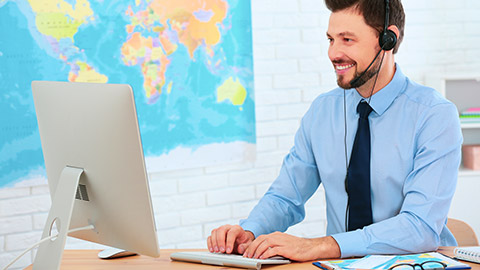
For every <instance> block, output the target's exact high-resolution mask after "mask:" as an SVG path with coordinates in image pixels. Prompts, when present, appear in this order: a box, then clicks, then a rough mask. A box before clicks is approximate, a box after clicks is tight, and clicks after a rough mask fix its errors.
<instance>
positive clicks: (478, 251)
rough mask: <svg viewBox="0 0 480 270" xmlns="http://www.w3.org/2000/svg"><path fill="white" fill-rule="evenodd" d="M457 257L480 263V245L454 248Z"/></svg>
mask: <svg viewBox="0 0 480 270" xmlns="http://www.w3.org/2000/svg"><path fill="white" fill-rule="evenodd" d="M453 253H454V254H455V258H457V259H460V260H465V261H469V262H474V263H480V246H475V247H456V248H455V249H454V250H453Z"/></svg>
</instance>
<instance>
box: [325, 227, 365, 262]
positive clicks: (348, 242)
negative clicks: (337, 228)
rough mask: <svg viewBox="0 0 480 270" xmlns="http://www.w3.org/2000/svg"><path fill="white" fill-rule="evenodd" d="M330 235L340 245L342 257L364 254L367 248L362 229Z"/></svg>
mask: <svg viewBox="0 0 480 270" xmlns="http://www.w3.org/2000/svg"><path fill="white" fill-rule="evenodd" d="M332 237H333V239H335V241H337V244H338V246H339V247H340V252H341V257H342V258H348V257H353V256H365V254H366V249H367V248H366V245H365V243H366V241H365V238H364V232H363V230H356V231H350V232H343V233H337V234H333V235H332Z"/></svg>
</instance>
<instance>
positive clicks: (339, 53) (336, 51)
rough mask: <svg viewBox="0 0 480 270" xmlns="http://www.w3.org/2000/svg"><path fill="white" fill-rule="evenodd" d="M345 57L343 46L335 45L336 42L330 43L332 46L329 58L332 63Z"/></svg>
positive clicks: (329, 48)
mask: <svg viewBox="0 0 480 270" xmlns="http://www.w3.org/2000/svg"><path fill="white" fill-rule="evenodd" d="M344 56H345V53H344V51H343V49H342V48H341V46H339V45H337V44H335V42H333V41H332V42H330V46H329V47H328V58H330V61H334V60H338V59H342V58H343V57H344Z"/></svg>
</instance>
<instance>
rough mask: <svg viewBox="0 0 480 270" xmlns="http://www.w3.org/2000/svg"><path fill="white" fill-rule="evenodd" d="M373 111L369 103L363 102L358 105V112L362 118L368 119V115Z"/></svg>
mask: <svg viewBox="0 0 480 270" xmlns="http://www.w3.org/2000/svg"><path fill="white" fill-rule="evenodd" d="M372 110H373V109H372V107H370V105H368V103H367V102H365V101H361V102H360V103H358V106H357V112H358V114H360V118H362V119H368V115H369V114H370V113H371V112H372Z"/></svg>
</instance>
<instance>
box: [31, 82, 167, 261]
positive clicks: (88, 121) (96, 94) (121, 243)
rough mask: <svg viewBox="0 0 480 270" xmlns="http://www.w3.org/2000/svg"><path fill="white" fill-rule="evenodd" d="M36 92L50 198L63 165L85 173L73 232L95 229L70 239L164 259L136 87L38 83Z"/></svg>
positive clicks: (74, 204)
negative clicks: (151, 192) (152, 196)
mask: <svg viewBox="0 0 480 270" xmlns="http://www.w3.org/2000/svg"><path fill="white" fill-rule="evenodd" d="M32 91H33V98H34V103H35V110H36V113H37V121H38V128H39V132H40V138H41V143H42V150H43V155H44V159H45V167H46V172H47V178H48V185H49V188H50V194H51V197H52V199H53V198H54V195H55V192H56V190H57V186H58V185H59V181H60V180H59V179H61V177H60V175H61V174H62V171H63V170H64V168H66V167H71V168H80V169H81V170H83V173H82V174H81V176H80V178H79V182H78V187H77V191H76V196H75V199H74V203H73V212H72V214H71V215H72V217H71V220H70V226H69V227H70V228H79V227H84V226H87V225H93V226H94V229H93V230H84V231H79V232H75V233H71V234H69V236H73V237H76V238H80V239H84V240H88V241H92V242H95V243H99V244H103V245H107V246H112V247H116V248H120V249H125V250H128V251H132V252H136V253H140V254H144V255H148V256H153V257H157V256H159V248H158V239H157V234H156V227H155V220H154V216H153V210H152V203H151V198H150V191H149V186H148V180H147V174H146V170H145V162H144V158H143V149H142V143H141V138H140V133H139V127H138V121H137V114H136V109H135V102H134V97H133V92H132V89H131V87H130V86H129V85H125V84H100V83H98V84H97V83H70V82H47V81H34V82H32ZM55 203H57V204H58V202H55V201H54V204H55ZM53 207H54V205H52V209H53ZM62 248H63V247H62Z"/></svg>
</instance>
